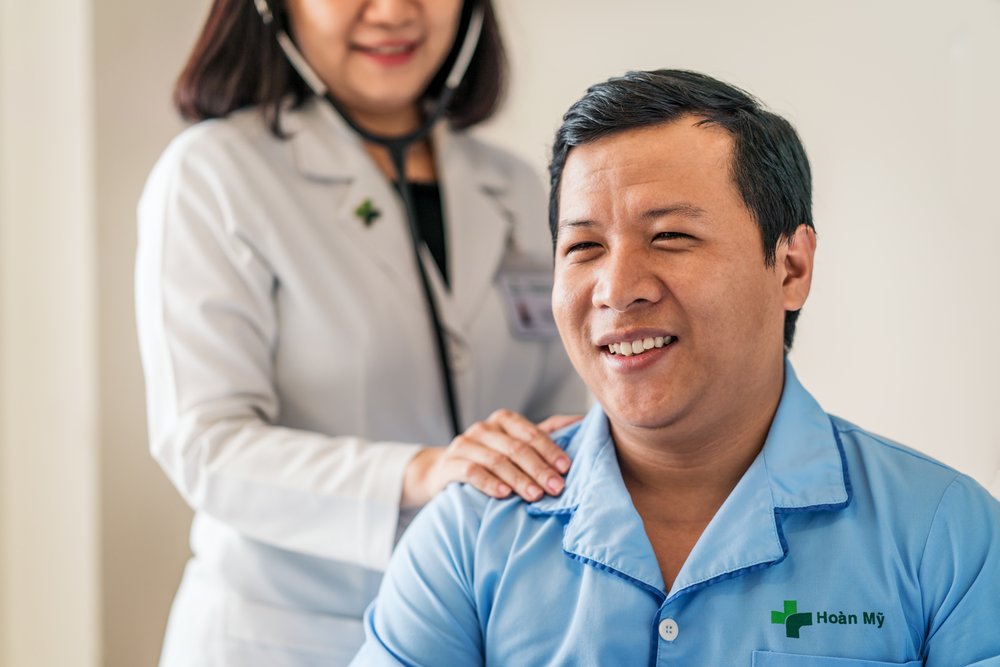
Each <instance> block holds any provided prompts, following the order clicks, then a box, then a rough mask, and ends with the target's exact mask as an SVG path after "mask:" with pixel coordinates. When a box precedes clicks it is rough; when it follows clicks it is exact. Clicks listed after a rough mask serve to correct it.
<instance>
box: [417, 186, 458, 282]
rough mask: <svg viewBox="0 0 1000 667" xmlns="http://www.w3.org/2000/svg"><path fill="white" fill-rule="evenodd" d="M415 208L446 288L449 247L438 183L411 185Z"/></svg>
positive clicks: (419, 225) (419, 223) (418, 224)
mask: <svg viewBox="0 0 1000 667" xmlns="http://www.w3.org/2000/svg"><path fill="white" fill-rule="evenodd" d="M410 192H411V193H412V194H413V206H414V208H416V211H417V227H418V228H419V229H420V236H421V237H422V238H423V240H424V243H425V244H426V245H427V249H428V250H430V251H431V256H432V257H434V262H435V263H436V264H437V266H438V269H439V270H440V271H441V277H442V278H444V284H445V286H446V287H450V284H449V283H448V261H447V259H448V258H447V254H446V250H445V248H446V247H447V244H446V240H445V233H444V214H443V212H442V208H441V189H440V188H439V187H438V184H437V183H410Z"/></svg>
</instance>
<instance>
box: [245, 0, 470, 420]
mask: <svg viewBox="0 0 1000 667" xmlns="http://www.w3.org/2000/svg"><path fill="white" fill-rule="evenodd" d="M473 1H475V0H473ZM254 6H255V7H256V9H257V12H258V13H259V14H260V17H261V19H262V20H263V21H264V24H265V25H273V26H274V28H275V36H276V39H277V41H278V45H279V47H280V48H281V50H282V51H283V52H284V54H285V57H286V58H288V62H289V64H291V66H292V68H293V69H295V71H296V72H298V74H299V76H301V77H302V79H303V80H304V81H305V82H306V85H308V86H309V88H310V89H311V90H312V91H313V93H314V94H315V95H316V96H318V97H321V98H323V99H325V100H326V101H327V103H329V104H330V106H332V107H333V108H334V110H335V111H336V112H337V113H338V114H339V115H340V116H341V117H342V118H343V119H344V121H345V122H346V123H347V124H348V125H349V126H350V127H351V129H352V130H354V131H355V132H356V133H357V134H358V135H359V136H360V137H361V138H362V139H365V140H366V141H369V142H371V143H374V144H378V145H380V146H382V147H384V148H385V149H386V150H387V151H388V152H389V157H390V159H391V161H392V165H393V169H395V171H396V176H397V180H398V184H399V185H398V188H399V195H400V198H401V199H402V200H403V208H404V210H405V212H406V220H407V227H408V228H409V231H410V241H411V244H410V245H411V247H412V249H413V258H414V261H415V262H416V265H417V273H418V274H419V275H420V285H421V287H422V289H423V293H424V300H425V303H426V305H427V314H428V317H429V319H430V322H431V326H432V328H433V330H434V344H435V351H436V352H437V359H438V367H439V369H440V372H441V383H442V387H443V389H444V395H445V400H446V402H447V406H448V415H449V417H450V420H451V430H452V434H453V436H457V435H458V434H459V433H461V432H462V431H461V419H460V418H459V406H458V399H457V395H456V392H455V379H454V377H455V376H454V371H453V369H452V365H451V355H450V354H449V353H448V341H447V338H446V333H445V329H444V325H443V324H442V322H441V312H440V308H439V307H438V303H437V299H436V297H435V296H434V290H433V288H432V286H431V282H430V278H429V276H428V275H427V269H426V268H425V266H424V262H423V258H422V255H421V247H423V245H424V240H423V236H422V235H421V233H420V226H419V223H418V222H417V209H416V203H415V202H414V199H413V188H412V185H411V183H410V181H409V179H407V178H406V155H407V152H408V151H409V150H410V148H411V147H412V146H413V145H414V144H415V143H417V142H418V141H422V140H423V139H424V138H426V137H427V135H428V134H430V131H431V130H432V129H433V127H434V126H435V125H436V124H437V122H438V121H439V120H441V118H442V117H443V116H444V113H445V111H446V110H447V109H448V105H449V104H450V103H451V100H452V98H453V97H454V96H455V90H456V89H457V88H458V86H459V84H460V83H461V82H462V78H463V77H464V76H465V72H466V70H467V69H468V68H469V64H470V63H471V62H472V56H473V54H474V53H475V51H476V46H477V45H478V43H479V37H480V34H481V33H482V28H483V19H484V10H483V7H482V4H480V3H478V2H476V4H475V6H474V7H473V9H472V14H471V16H470V19H469V26H468V28H467V29H466V31H465V35H464V37H463V40H462V47H461V48H460V49H459V52H458V56H457V57H456V58H455V63H454V64H453V65H452V68H451V70H450V71H449V73H448V76H447V78H446V79H445V84H444V88H443V89H442V91H441V94H440V96H439V97H438V99H437V100H436V101H435V102H434V106H433V111H431V113H428V114H427V116H426V118H425V119H424V122H423V123H422V124H421V125H420V127H418V128H417V129H415V130H413V131H412V132H409V133H407V134H404V135H400V136H396V137H389V136H383V135H379V134H375V133H373V132H370V131H368V130H366V129H364V128H363V127H361V126H359V125H358V124H357V123H356V122H354V119H353V118H351V115H350V114H349V113H348V112H347V110H346V109H344V108H343V107H342V106H341V104H340V103H339V102H337V100H336V99H335V98H334V97H333V95H331V94H330V91H329V89H327V87H326V84H324V83H323V81H322V79H320V77H319V75H318V74H316V72H315V70H313V69H312V67H311V66H310V65H309V63H308V62H307V61H306V59H305V57H304V56H303V55H302V53H301V52H300V51H299V50H298V48H297V47H296V46H295V43H294V42H292V40H291V38H290V37H289V36H288V33H287V32H285V30H284V29H282V28H281V26H279V25H278V24H277V23H276V22H275V21H274V16H273V15H272V13H271V9H270V7H269V6H268V4H267V0H254Z"/></svg>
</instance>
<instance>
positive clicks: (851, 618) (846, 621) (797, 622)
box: [771, 600, 885, 639]
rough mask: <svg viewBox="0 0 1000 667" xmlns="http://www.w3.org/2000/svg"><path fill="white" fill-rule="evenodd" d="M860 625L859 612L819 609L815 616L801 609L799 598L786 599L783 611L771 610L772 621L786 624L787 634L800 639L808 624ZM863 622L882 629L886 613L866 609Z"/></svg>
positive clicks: (862, 614)
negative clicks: (800, 634) (802, 630)
mask: <svg viewBox="0 0 1000 667" xmlns="http://www.w3.org/2000/svg"><path fill="white" fill-rule="evenodd" d="M814 620H815V625H858V615H857V614H845V613H844V612H842V611H818V612H816V615H815V617H814V616H813V613H812V612H810V611H804V612H800V611H799V603H798V601H797V600H785V607H784V609H783V610H782V611H773V610H772V611H771V623H773V624H775V625H784V626H785V636H786V637H788V638H790V639H799V630H801V629H802V628H804V627H806V626H807V625H813V624H814V623H813V621H814ZM861 624H862V625H870V626H873V627H874V628H875V629H877V630H881V629H882V626H883V625H884V624H885V614H884V613H882V612H880V611H865V612H862V613H861Z"/></svg>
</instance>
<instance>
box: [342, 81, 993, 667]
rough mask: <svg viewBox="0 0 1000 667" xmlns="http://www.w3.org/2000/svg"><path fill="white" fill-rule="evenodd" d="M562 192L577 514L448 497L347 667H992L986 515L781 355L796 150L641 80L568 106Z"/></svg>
mask: <svg viewBox="0 0 1000 667" xmlns="http://www.w3.org/2000/svg"><path fill="white" fill-rule="evenodd" d="M551 175H552V194H551V200H550V222H551V225H552V233H553V239H554V242H555V289H554V291H553V310H554V314H555V317H556V321H557V324H558V326H559V331H560V334H561V336H562V339H563V342H564V344H565V345H566V348H567V350H568V351H569V354H570V357H571V358H572V360H573V363H574V365H575V367H576V369H577V371H578V372H579V373H580V375H581V376H582V377H583V379H584V380H585V381H586V383H587V385H588V387H589V388H590V390H591V391H592V392H593V394H594V395H595V396H596V398H597V401H598V405H596V406H595V407H594V409H593V410H592V411H591V412H590V413H589V414H588V415H587V417H586V418H585V419H584V421H583V422H582V423H580V424H578V425H576V426H574V427H571V428H570V429H569V430H568V431H566V432H565V433H563V434H562V437H561V438H559V442H560V443H561V444H562V445H563V446H565V447H566V449H567V451H568V452H569V453H570V455H571V456H572V457H573V467H572V469H571V470H570V472H569V474H568V476H567V479H566V488H565V491H564V492H563V494H562V495H561V496H560V497H546V498H544V499H542V500H539V501H537V502H535V503H525V502H523V501H520V500H516V499H513V500H493V499H490V498H488V497H486V496H484V495H482V494H480V493H479V492H477V491H475V490H474V489H471V488H467V487H460V486H453V487H450V488H449V489H448V490H447V491H446V492H445V493H443V494H442V495H441V496H439V497H438V498H437V499H436V500H435V501H434V502H433V503H432V504H431V505H429V506H428V507H427V508H426V509H425V510H424V512H423V513H422V514H421V515H420V516H419V517H418V518H417V520H416V522H415V523H414V524H413V526H412V527H411V529H410V531H409V532H408V533H407V535H406V536H405V537H404V538H403V540H402V542H401V543H400V546H399V549H398V550H397V553H396V555H395V556H394V559H393V562H392V564H391V565H390V568H389V571H388V573H387V575H386V578H385V580H384V582H383V586H382V590H381V593H380V596H379V598H378V600H377V602H376V603H375V605H373V607H372V608H371V609H369V612H368V617H367V632H368V642H367V643H366V645H365V647H364V648H363V649H362V652H361V653H360V654H359V655H358V657H357V658H356V662H355V664H358V665H381V664H390V665H395V664H406V665H428V666H430V665H480V664H491V665H516V666H518V667H521V666H525V665H647V664H649V665H684V666H695V667H697V666H702V665H707V666H716V665H726V666H728V665H748V666H750V665H753V666H758V667H768V666H770V667H796V666H798V667H806V666H808V667H834V666H840V667H849V666H851V665H856V666H858V667H862V666H864V667H878V666H880V665H911V666H912V665H928V666H935V667H937V666H940V667H955V666H959V665H961V666H969V665H976V666H978V667H987V666H989V667H1000V626H998V625H997V619H1000V504H998V503H997V502H996V501H995V500H994V499H993V498H992V497H991V496H989V494H987V493H986V492H985V491H984V490H983V489H982V488H981V487H979V486H978V485H977V484H976V483H975V482H974V481H972V480H971V479H970V478H968V477H966V476H964V475H961V474H959V473H957V472H956V471H954V470H952V469H950V468H947V467H945V466H943V465H941V464H939V463H937V462H935V461H933V460H931V459H928V458H927V457H925V456H923V455H921V454H918V453H916V452H914V451H912V450H909V449H907V448H905V447H903V446H901V445H897V444H895V443H893V442H891V441H888V440H886V439H884V438H881V437H879V436H876V435H873V434H871V433H868V432H866V431H864V430H862V429H860V428H859V427H857V426H854V425H853V424H851V423H849V422H847V421H844V420H842V419H839V418H836V417H832V416H830V415H828V414H826V413H825V412H824V411H823V410H822V409H821V408H820V406H819V405H818V404H817V403H816V402H815V400H814V399H813V398H812V397H811V396H810V395H809V393H808V392H807V391H806V390H805V389H804V388H803V387H802V385H801V384H800V383H799V382H798V380H797V379H796V377H795V374H794V372H793V370H792V368H791V366H790V364H789V363H788V361H787V359H786V358H785V353H786V352H787V350H788V349H789V347H790V346H791V344H792V339H793V336H794V331H795V321H796V318H797V316H798V311H799V310H800V309H801V308H802V306H803V304H804V303H805V301H806V298H807V296H808V294H809V288H810V282H811V278H812V270H813V256H814V252H815V247H816V237H815V233H814V230H813V223H812V216H811V201H810V200H811V185H810V173H809V164H808V161H807V159H806V156H805V152H804V150H803V148H802V146H801V143H800V142H799V139H798V137H797V135H796V133H795V131H794V129H793V128H792V127H791V126H790V125H789V124H788V123H787V122H786V121H785V120H783V119H782V118H780V117H778V116H776V115H774V114H773V113H770V112H768V111H766V110H764V109H763V108H762V107H761V106H760V104H759V103H758V102H757V101H756V100H754V99H753V98H752V97H750V96H749V95H747V94H746V93H744V92H742V91H740V90H738V89H735V88H733V87H731V86H729V85H726V84H724V83H721V82H719V81H716V80H714V79H711V78H709V77H706V76H704V75H700V74H696V73H692V72H684V71H672V70H664V71H657V72H637V73H630V74H628V75H626V76H625V77H621V78H618V79H612V80H610V81H608V82H605V83H603V84H599V85H597V86H594V87H592V88H591V89H590V90H588V91H587V93H586V95H585V96H584V97H583V98H582V99H581V100H580V101H578V102H577V103H576V104H575V105H574V106H573V107H572V108H571V109H570V110H569V112H568V113H567V114H566V116H565V117H564V122H563V125H562V127H561V128H560V129H559V131H558V133H557V135H556V143H555V146H554V149H553V159H552V164H551Z"/></svg>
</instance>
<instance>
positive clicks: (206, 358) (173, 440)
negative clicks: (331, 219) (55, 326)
mask: <svg viewBox="0 0 1000 667" xmlns="http://www.w3.org/2000/svg"><path fill="white" fill-rule="evenodd" d="M239 161H240V157H239V156H237V155H234V154H231V152H228V151H225V150H217V149H216V148H211V147H210V148H204V149H201V150H191V146H190V145H188V146H184V145H182V146H176V145H175V146H172V147H171V149H168V151H167V153H165V155H164V158H163V159H161V161H160V163H159V164H158V165H157V167H156V168H155V169H154V171H153V174H152V175H151V176H150V179H149V182H148V184H147V187H146V190H145V191H144V193H143V197H142V200H141V201H140V205H139V211H138V214H139V245H138V252H137V258H136V311H137V325H138V333H139V343H140V350H141V354H142V362H143V369H144V373H145V379H146V393H147V409H148V421H149V434H150V448H151V450H152V453H153V455H154V457H155V458H156V459H157V461H158V462H159V463H160V465H161V467H162V468H163V469H164V471H165V472H166V473H167V475H168V477H169V478H170V479H171V481H172V482H173V483H174V485H175V486H176V487H177V489H178V490H179V491H180V493H181V494H182V495H183V497H184V498H185V500H186V501H187V502H188V504H189V505H191V506H192V507H193V508H194V509H196V510H198V511H200V512H204V513H205V514H207V515H209V516H211V517H213V518H215V519H216V520H218V521H221V522H223V523H226V524H227V525H229V526H232V527H233V528H235V529H237V530H238V531H240V532H241V533H242V534H244V535H247V536H249V537H251V538H253V539H256V540H259V541H261V542H264V543H267V544H271V545H274V546H278V547H281V548H285V549H290V550H293V551H298V552H301V553H306V554H310V555H314V556H320V557H325V558H332V559H336V560H341V561H345V562H350V563H354V564H358V565H362V566H364V567H368V568H371V569H382V568H384V567H385V565H386V563H387V562H388V559H389V554H390V553H391V551H392V548H393V544H394V542H395V539H396V530H397V525H398V522H399V510H400V502H401V500H402V496H403V491H404V483H405V482H406V479H405V478H406V476H407V473H408V471H410V473H412V472H413V471H415V470H417V467H416V466H414V467H411V462H412V461H413V460H414V457H415V455H416V454H417V452H418V451H420V450H421V448H422V446H421V445H417V444H412V443H402V442H378V441H371V440H367V439H365V438H361V437H357V436H353V435H349V434H340V433H336V434H324V433H316V432H311V431H304V430H300V429H292V428H286V427H282V426H279V425H277V421H278V416H279V412H280V409H281V405H280V401H279V395H278V392H277V390H276V388H275V384H274V368H273V353H274V349H275V345H276V343H277V340H278V337H279V336H280V331H279V318H278V313H277V310H276V302H275V292H276V290H277V289H278V276H277V275H276V273H275V271H274V270H273V268H272V267H271V266H270V265H269V262H268V259H267V253H266V252H265V251H266V250H267V248H266V247H265V241H261V240H260V239H257V238H253V237H252V235H251V234H249V233H248V232H247V231H246V229H245V225H241V224H237V223H238V221H237V220H236V216H238V215H242V216H245V215H252V213H253V212H252V211H249V212H248V211H247V206H246V204H245V203H244V202H241V201H239V197H240V196H245V193H242V195H241V193H240V192H235V193H234V192H233V190H234V188H233V185H232V180H233V175H237V174H240V173H242V166H241V164H239ZM243 187H244V189H246V188H248V187H252V186H248V185H247V184H243ZM237 189H238V188H237ZM334 380H335V378H334V379H332V380H331V381H334ZM490 442H493V444H496V442H497V441H496V439H493V440H491V441H490ZM490 442H486V443H479V444H485V445H486V446H487V447H488V446H489V445H490ZM504 442H508V441H504ZM426 444H438V443H426ZM441 444H443V443H441ZM508 444H509V442H508ZM516 446H517V447H520V445H516ZM463 449H468V447H464V448H463ZM522 449H523V448H522ZM477 451H478V453H479V456H480V457H482V456H486V459H485V460H484V461H483V462H482V464H479V463H477V464H476V465H485V467H486V468H489V469H495V468H497V467H498V465H497V462H499V466H500V467H503V466H506V465H507V461H508V459H509V457H507V456H506V455H504V456H502V457H499V458H498V457H496V456H495V455H485V454H483V452H482V450H481V449H478V450H477ZM531 455H532V453H531V452H529V451H527V450H524V451H518V452H514V456H515V458H516V457H517V456H521V457H522V458H523V457H525V456H527V457H529V458H530V456H531ZM464 465H465V466H466V467H465V468H462V467H456V466H452V467H451V469H450V470H448V471H447V472H448V474H450V475H451V477H450V478H449V479H456V478H459V479H460V478H461V475H463V474H466V475H468V474H469V473H471V472H475V469H473V468H470V467H468V465H469V464H464ZM525 465H527V464H525ZM501 477H502V475H501ZM432 481H433V484H432V485H431V487H430V491H428V492H425V493H424V494H423V495H422V496H421V497H419V498H416V499H413V498H409V499H408V501H409V504H414V505H419V504H422V503H423V502H425V501H426V500H428V499H429V497H430V496H431V495H432V494H433V493H434V492H436V491H438V490H440V488H443V486H444V484H445V483H447V481H448V479H444V480H442V479H441V476H440V475H438V477H437V478H435V479H433V480H432ZM492 483H494V484H495V482H492ZM516 488H517V487H515V491H516ZM522 488H523V484H522ZM425 491H426V490H425Z"/></svg>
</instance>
